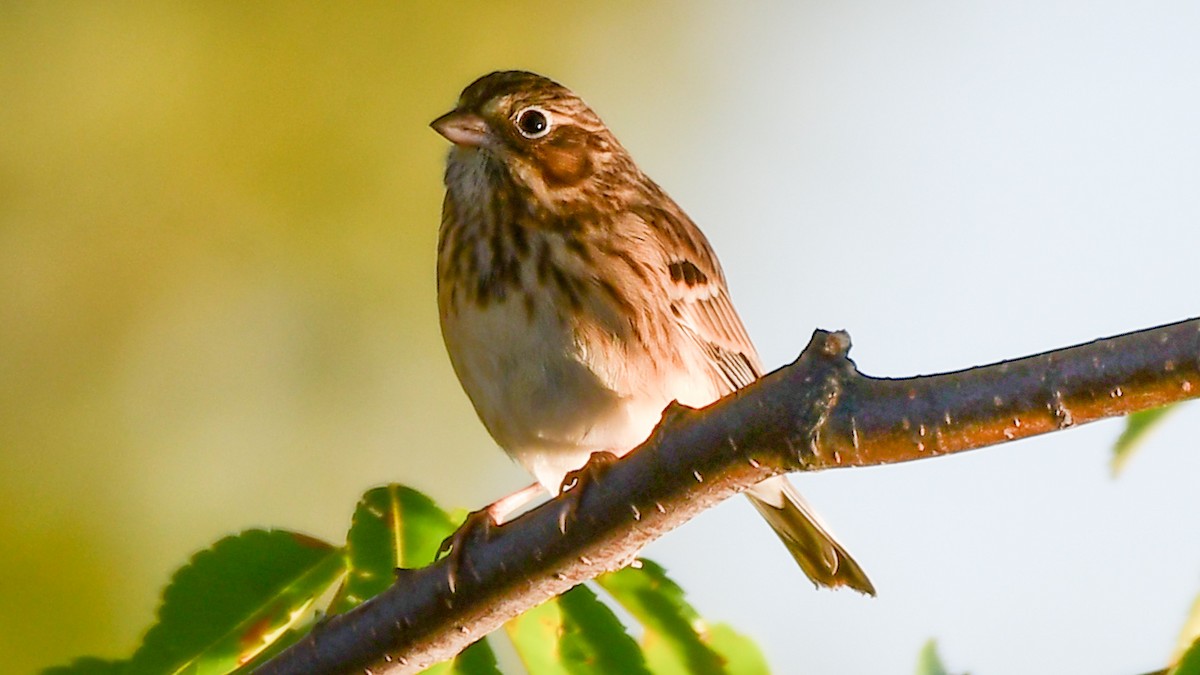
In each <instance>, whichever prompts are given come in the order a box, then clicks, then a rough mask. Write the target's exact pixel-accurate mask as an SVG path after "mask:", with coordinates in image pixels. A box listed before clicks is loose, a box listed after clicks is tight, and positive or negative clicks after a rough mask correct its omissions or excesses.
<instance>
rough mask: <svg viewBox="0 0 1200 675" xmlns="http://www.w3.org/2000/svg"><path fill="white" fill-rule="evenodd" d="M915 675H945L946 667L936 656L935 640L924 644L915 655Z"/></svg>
mask: <svg viewBox="0 0 1200 675" xmlns="http://www.w3.org/2000/svg"><path fill="white" fill-rule="evenodd" d="M917 675H946V667H945V666H944V665H942V658H941V657H940V656H938V651H937V641H936V640H929V641H928V642H926V643H925V646H923V647H921V651H920V653H919V654H917Z"/></svg>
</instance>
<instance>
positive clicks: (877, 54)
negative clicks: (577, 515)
mask: <svg viewBox="0 0 1200 675" xmlns="http://www.w3.org/2000/svg"><path fill="white" fill-rule="evenodd" d="M1197 35H1200V5H1197V4H1196V3H1189V2H1157V3H1119V2H1014V1H1013V0H1004V1H987V2H975V3H955V2H930V1H913V2H903V3H894V2H855V1H850V2H836V3H835V2H800V3H762V4H758V5H744V4H738V5H737V6H735V3H719V2H679V3H666V4H648V3H641V2H637V3H634V2H618V3H608V4H605V5H604V6H602V7H600V6H593V5H589V4H582V3H578V4H573V3H566V4H558V3H548V2H509V3H488V2H464V3H454V4H453V5H452V4H450V3H441V2H402V3H354V4H341V3H335V4H320V5H317V4H313V5H307V4H304V5H302V4H294V3H240V2H228V3H171V4H162V3H138V2H127V3H69V2H68V3H56V2H46V3H13V2H9V3H4V4H3V5H2V6H0V542H2V544H0V654H4V657H3V658H4V661H5V667H4V669H5V670H6V672H14V673H15V672H29V671H31V670H33V669H35V668H37V667H42V666H46V665H50V664H53V663H61V662H64V661H66V660H69V659H70V658H72V657H74V656H78V655H82V654H96V655H100V656H112V657H117V656H123V655H127V654H128V653H129V652H130V650H132V648H133V647H134V646H135V645H136V643H137V641H138V639H139V636H140V634H141V632H142V631H143V630H144V629H145V628H146V627H147V626H148V625H149V624H150V622H151V620H152V617H153V612H154V608H155V606H156V603H157V593H158V592H159V590H160V589H161V587H162V586H163V585H164V584H165V583H166V581H167V579H168V578H169V575H170V573H171V571H172V570H173V569H174V568H175V567H177V566H178V565H179V564H181V563H182V562H183V561H184V560H185V559H186V558H187V557H188V556H189V555H190V554H191V553H192V552H193V551H194V550H196V549H198V548H201V547H203V546H204V545H206V544H207V543H209V542H212V541H214V540H215V539H217V538H219V537H221V536H222V535H224V534H226V533H229V532H234V531H237V530H240V529H243V528H248V527H255V526H278V527H285V528H291V529H295V530H301V531H304V532H308V533H312V534H315V535H318V536H321V537H324V538H326V539H329V540H331V541H339V540H340V538H341V536H342V534H343V532H344V528H345V527H346V523H347V520H348V517H349V515H350V513H351V511H352V509H353V506H354V503H355V500H356V499H357V498H358V496H359V495H360V494H361V493H362V492H363V491H364V490H365V489H367V488H369V487H371V486H373V485H376V484H379V483H382V482H386V481H400V482H404V483H407V484H409V485H413V486H415V487H418V488H420V489H423V490H425V491H427V492H429V493H431V494H432V495H433V496H434V497H435V498H437V499H439V500H440V501H442V502H443V503H444V504H446V505H451V506H463V507H478V506H480V505H482V504H484V503H486V502H488V501H490V500H492V499H494V498H496V497H498V496H500V495H502V494H505V493H506V492H508V491H510V490H512V489H515V488H517V487H519V486H522V485H524V484H525V483H526V481H527V479H526V477H525V476H524V475H523V474H522V472H521V471H520V470H519V469H518V468H516V467H515V466H513V465H512V464H510V463H509V461H508V460H507V459H506V458H505V457H504V455H503V454H502V453H501V452H499V451H498V450H496V449H495V447H494V446H493V444H492V443H491V441H490V440H489V438H488V437H487V435H486V433H485V432H484V430H483V428H482V427H481V426H480V425H479V424H478V423H477V422H476V420H475V417H474V414H473V412H472V410H471V408H470V406H469V404H468V402H467V400H466V398H465V397H464V396H463V395H462V393H461V392H460V390H459V388H458V384H457V382H456V381H455V378H454V375H453V373H452V372H451V370H450V368H449V364H448V361H447V359H446V357H445V355H444V353H443V350H442V346H441V340H440V336H439V334H438V328H437V317H436V309H435V303H434V275H433V270H434V247H435V241H436V229H437V224H438V218H439V210H440V201H441V194H440V193H441V188H440V178H441V164H442V159H443V156H444V153H445V151H446V143H445V142H444V141H443V140H442V139H441V138H439V137H438V136H437V135H436V134H434V133H433V132H432V131H430V130H429V129H428V128H427V126H426V125H427V123H428V122H429V120H431V119H433V118H434V117H435V116H437V115H438V114H440V113H442V112H444V111H445V110H447V109H449V107H450V106H452V105H453V102H454V100H455V99H456V97H457V95H458V92H459V91H460V89H461V88H462V87H463V86H465V85H466V84H467V83H468V82H470V81H471V80H472V79H474V78H475V77H477V76H479V75H481V74H484V73H486V72H489V71H491V70H495V69H501V68H514V67H519V68H526V69H532V70H536V71H539V72H542V73H544V74H547V75H550V76H553V77H555V78H556V79H559V80H560V81H562V82H564V83H565V84H567V85H568V86H570V87H572V88H574V89H575V90H576V91H578V92H580V93H582V95H583V96H584V97H585V98H586V99H588V100H589V101H590V102H591V103H592V105H593V107H595V108H596V109H597V110H598V111H599V112H600V113H601V115H602V116H604V117H605V119H606V120H607V122H608V123H609V125H610V126H611V127H612V128H613V129H614V130H615V132H616V133H617V135H618V136H619V137H620V138H621V139H622V140H623V141H624V143H625V145H626V146H627V147H628V148H629V149H630V150H631V151H632V152H633V154H634V155H635V157H637V159H638V161H639V163H640V164H641V165H642V167H643V168H644V169H645V170H646V171H647V172H648V173H649V174H650V175H652V176H654V177H655V178H656V179H657V180H658V181H659V182H660V183H661V184H663V185H664V186H665V187H666V188H667V190H668V191H669V192H670V193H671V194H672V195H674V196H675V198H676V200H677V201H678V202H679V203H680V204H682V205H683V206H684V208H685V209H686V210H688V211H689V213H690V214H691V215H692V216H693V218H694V219H695V220H696V221H697V222H698V223H699V224H700V225H701V226H702V227H703V228H704V229H705V230H706V231H707V233H708V234H709V235H710V238H711V239H712V241H713V243H714V245H715V246H716V247H717V249H718V251H719V252H720V253H721V256H722V259H723V261H724V263H725V267H726V271H727V274H728V276H729V278H730V280H731V286H732V290H733V294H734V297H735V299H736V300H737V302H738V305H739V307H740V308H741V312H742V315H743V317H744V319H745V321H746V323H747V325H748V327H749V329H750V332H751V334H752V335H753V336H754V337H755V339H756V341H757V343H758V345H759V348H760V350H761V352H762V354H763V357H764V359H765V361H766V362H767V363H768V364H769V365H770V366H772V367H774V366H779V365H782V364H784V363H786V362H788V361H790V360H791V359H792V358H794V357H795V355H796V354H797V353H798V352H799V350H800V349H801V347H802V346H803V344H804V343H805V342H806V340H807V338H808V335H809V332H810V331H811V330H812V329H813V328H815V327H823V328H830V329H837V328H845V329H848V330H849V331H851V334H852V335H853V337H854V340H855V348H854V351H853V352H852V355H853V356H854V357H855V359H856V360H857V362H858V363H859V365H860V366H861V367H862V369H863V370H864V371H865V372H868V373H870V374H874V375H889V376H903V375H911V374H918V373H930V372H935V371H941V370H948V369H957V368H962V367H968V366H972V365H977V364H982V363H988V362H992V361H995V360H999V359H1002V358H1007V357H1016V356H1021V355H1025V354H1029V353H1033V352H1037V351H1042V350H1045V349H1050V348H1055V347H1059V346H1065V345H1069V344H1074V343H1078V342H1082V341H1087V340H1090V339H1093V338H1096V337H1101V336H1107V335H1112V334H1116V333H1121V332H1125V331H1128V330H1133V329H1137V328H1143V327H1149V326H1153V325H1157V324H1160V323H1165V322H1169V321H1174V320H1178V319H1183V318H1187V317H1190V316H1194V315H1196V314H1198V313H1200V309H1198V308H1200V304H1198V300H1197V290H1198V288H1200V282H1198V280H1197V279H1198V275H1197V260H1198V258H1200V124H1198V123H1197V120H1200V40H1198V39H1197V37H1196V36H1197ZM1120 425H1121V423H1120V422H1116V421H1114V422H1104V423H1099V424H1096V425H1092V426H1088V427H1084V428H1079V429H1076V430H1072V431H1069V432H1066V433H1060V434H1053V435H1051V436H1048V437H1043V438H1039V439H1033V440H1028V441H1023V442H1020V443H1017V444H1013V445H1008V446H1002V447H998V448H992V449H987V450H983V451H979V452H976V453H970V454H968V455H964V456H959V457H953V458H945V459H939V460H935V461H926V462H918V463H914V464H911V465H906V466H894V467H883V468H875V469H866V470H852V471H844V472H832V473H827V474H818V475H811V476H804V477H801V478H800V479H799V481H800V483H801V486H802V488H803V490H804V492H805V493H806V494H807V495H808V496H809V497H810V499H811V500H812V501H813V502H814V504H816V505H817V506H818V507H819V510H820V512H821V513H822V514H823V516H824V517H825V519H826V520H827V521H828V522H829V523H831V525H832V527H833V529H835V530H836V531H837V532H838V533H839V534H840V535H841V537H842V539H843V540H844V541H845V543H846V545H847V546H848V547H849V548H850V549H851V550H852V551H853V553H854V554H855V556H856V557H857V558H858V560H859V561H860V562H861V563H862V564H863V566H864V567H865V568H866V569H867V570H868V572H869V573H870V574H871V576H872V578H873V579H874V581H875V584H876V586H878V588H879V590H880V594H879V597H878V598H877V599H874V600H870V599H865V598H860V597H856V596H854V595H853V594H849V593H845V592H843V593H832V592H816V591H814V590H813V589H812V588H811V586H810V585H809V584H808V582H807V581H806V580H805V579H804V578H803V577H802V576H801V575H800V574H799V573H798V572H797V571H796V570H795V569H794V568H793V567H792V564H791V562H790V560H789V559H788V556H787V555H786V553H785V552H784V550H783V549H782V547H780V546H779V545H778V543H777V542H776V541H775V539H774V537H772V536H771V534H770V532H769V531H768V530H767V529H766V528H765V527H760V526H759V525H758V523H757V522H756V521H755V520H754V517H753V515H752V513H751V510H750V509H749V508H748V505H746V504H744V503H742V501H741V500H734V501H731V502H729V503H727V504H725V505H723V506H721V507H719V508H717V509H714V510H713V511H711V512H709V513H706V514H704V515H703V516H701V517H700V518H698V519H697V520H695V521H694V522H692V523H690V524H688V525H687V526H686V527H684V528H682V529H680V530H678V531H677V532H675V533H672V534H671V535H669V536H667V537H666V538H665V539H663V540H661V541H660V542H658V543H656V544H654V545H652V547H651V548H650V549H649V550H648V551H647V555H649V556H652V557H654V558H656V559H658V560H659V561H661V562H662V563H663V564H665V565H666V566H667V567H668V568H669V569H670V571H671V572H672V573H673V574H674V575H675V576H676V577H677V578H678V579H679V580H680V581H681V582H682V583H683V585H684V586H685V587H686V588H688V589H689V591H690V593H691V597H692V599H693V600H694V601H695V603H696V604H697V605H698V606H699V607H700V609H701V610H702V612H703V613H705V614H706V615H707V616H709V617H711V618H713V619H718V620H726V621H729V622H731V623H732V624H734V625H735V626H736V627H738V628H739V629H741V630H743V631H744V632H746V633H748V634H750V635H751V636H753V637H755V638H756V639H758V640H759V641H760V643H761V644H762V646H763V648H764V650H765V651H766V653H767V655H768V657H769V658H770V660H771V661H772V663H773V664H774V665H775V667H776V668H777V669H778V670H779V672H808V673H905V672H909V671H910V670H911V668H912V665H913V663H914V662H915V658H916V654H917V651H918V649H919V647H920V646H921V644H922V643H923V642H924V641H925V640H926V639H927V638H930V637H935V638H937V639H938V640H939V643H940V645H941V650H942V653H943V656H944V657H945V659H946V661H947V662H948V665H949V666H950V667H951V668H955V669H959V670H962V669H968V668H969V669H970V670H971V672H973V673H978V674H984V675H986V674H988V673H1013V672H1022V673H1060V672H1088V673H1113V674H1118V673H1133V672H1143V671H1147V670H1151V669H1153V668H1157V667H1161V665H1163V664H1164V663H1165V661H1166V659H1167V657H1168V654H1169V652H1170V650H1171V648H1172V645H1173V641H1174V639H1175V636H1176V633H1177V631H1178V629H1179V628H1180V625H1181V623H1182V621H1183V618H1184V616H1185V614H1186V612H1187V609H1188V607H1189V605H1190V603H1191V602H1192V599H1193V597H1194V596H1195V594H1196V592H1197V591H1198V590H1200V537H1198V536H1197V535H1196V532H1197V514H1198V512H1200V494H1198V492H1197V490H1196V489H1195V485H1196V476H1197V475H1200V453H1197V448H1196V445H1197V439H1200V408H1197V407H1184V408H1182V409H1181V410H1180V411H1179V412H1177V413H1176V414H1175V415H1174V416H1173V417H1171V418H1169V420H1168V421H1167V423H1166V424H1165V426H1164V427H1163V428H1162V429H1161V430H1159V431H1158V432H1157V433H1156V434H1155V435H1154V436H1153V437H1152V438H1151V439H1150V441H1149V442H1148V444H1147V446H1146V447H1145V448H1144V450H1143V451H1142V453H1141V454H1140V455H1139V456H1138V457H1136V458H1135V459H1134V460H1133V462H1132V463H1131V464H1130V466H1129V467H1128V468H1127V470H1126V471H1125V472H1124V473H1123V474H1122V475H1121V476H1120V477H1119V478H1117V479H1113V478H1112V477H1111V474H1110V469H1109V466H1108V459H1109V452H1110V447H1111V444H1112V441H1113V439H1114V438H1115V436H1116V435H1117V433H1118V432H1119V430H1120V428H1121V426H1120Z"/></svg>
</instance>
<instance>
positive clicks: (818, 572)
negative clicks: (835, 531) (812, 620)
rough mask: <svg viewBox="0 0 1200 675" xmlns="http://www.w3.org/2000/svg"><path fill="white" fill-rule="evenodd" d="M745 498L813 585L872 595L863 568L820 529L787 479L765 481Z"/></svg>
mask: <svg viewBox="0 0 1200 675" xmlns="http://www.w3.org/2000/svg"><path fill="white" fill-rule="evenodd" d="M746 495H747V496H748V497H750V501H751V502H752V503H753V504H754V508H756V509H758V512H759V513H761V514H762V517H763V518H765V519H766V520H767V523H768V524H769V525H770V526H771V529H772V530H775V534H777V535H779V538H780V539H781V540H783V544H784V546H787V549H788V551H789V552H790V553H791V554H792V557H793V558H795V559H796V562H797V563H799V564H800V569H802V570H804V573H805V574H807V575H808V578H809V579H812V581H813V583H815V584H816V585H818V586H825V587H828V588H837V587H839V586H849V587H850V588H853V589H854V590H856V591H858V592H860V593H865V594H867V595H875V587H874V586H872V585H871V580H870V579H867V575H866V574H865V573H864V572H863V571H862V568H861V567H859V566H858V563H856V562H854V558H851V557H850V554H849V553H846V549H844V548H842V546H841V544H839V543H837V541H836V540H834V538H833V535H831V534H830V533H829V532H828V531H827V530H826V529H825V528H824V527H822V525H821V523H820V522H819V521H818V520H817V518H816V516H815V515H814V514H813V513H812V512H811V510H810V509H809V507H808V504H807V503H806V502H805V501H804V498H803V497H801V496H800V493H799V492H797V491H796V488H795V486H793V485H792V483H791V482H790V481H788V479H787V478H786V477H784V476H777V477H775V478H768V479H767V480H765V481H763V482H761V483H759V484H758V485H755V486H754V487H753V488H750V490H748V491H747V492H746Z"/></svg>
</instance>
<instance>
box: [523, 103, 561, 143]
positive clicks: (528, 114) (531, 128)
mask: <svg viewBox="0 0 1200 675" xmlns="http://www.w3.org/2000/svg"><path fill="white" fill-rule="evenodd" d="M513 122H514V123H515V124H516V125H517V131H519V132H521V135H522V136H524V137H525V138H528V139H534V138H541V137H542V136H545V135H546V134H548V133H550V127H551V126H553V125H551V123H550V113H548V112H546V111H545V110H542V109H541V108H539V107H537V106H535V105H531V106H529V107H528V108H523V109H522V110H521V112H519V113H517V115H516V117H514V118H513Z"/></svg>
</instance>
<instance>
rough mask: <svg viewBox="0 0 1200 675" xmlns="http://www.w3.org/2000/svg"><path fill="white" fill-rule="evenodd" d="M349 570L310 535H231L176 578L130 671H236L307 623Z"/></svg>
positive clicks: (338, 553) (198, 556) (336, 554)
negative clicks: (316, 603) (319, 600)
mask: <svg viewBox="0 0 1200 675" xmlns="http://www.w3.org/2000/svg"><path fill="white" fill-rule="evenodd" d="M343 569H344V568H343V563H342V557H341V551H340V550H339V549H336V548H334V547H332V546H330V545H329V544H327V543H325V542H322V541H319V540H316V539H313V538H311V537H307V536H304V535H299V534H295V533H292V532H285V531H282V530H272V531H265V530H249V531H247V532H243V533H241V534H238V535H234V536H231V537H226V538H225V539H222V540H221V541H219V542H217V543H216V544H214V545H213V546H212V548H209V549H206V550H204V551H200V552H199V553H197V554H196V555H195V556H193V557H192V560H191V561H190V562H189V563H188V564H187V565H185V566H184V567H183V568H181V569H180V570H179V571H178V572H176V573H175V576H174V578H172V580H171V583H170V585H168V586H167V589H166V590H165V591H164V592H163V601H162V605H161V606H160V608H159V610H158V623H157V624H156V625H155V626H154V627H152V628H151V629H150V631H149V632H147V633H146V637H145V639H144V640H143V641H142V646H141V647H140V648H139V649H138V651H137V652H136V653H135V654H134V655H133V659H132V660H131V662H130V665H129V670H128V672H131V673H138V674H139V675H141V674H143V673H144V674H146V675H157V674H159V673H197V674H201V673H203V674H208V673H228V672H231V671H233V670H235V669H236V668H237V667H238V666H239V665H241V664H244V663H245V662H247V661H249V660H251V659H252V658H253V657H254V656H255V655H256V654H258V653H259V652H260V651H262V650H263V649H265V648H267V647H268V646H270V645H271V644H272V642H273V641H274V640H275V639H276V638H278V637H279V636H280V635H282V634H284V633H285V632H286V631H287V630H288V628H290V627H292V626H294V625H296V624H297V623H299V622H300V621H302V620H303V619H304V618H305V614H306V613H307V610H308V609H309V608H310V607H311V606H312V604H313V602H314V601H315V600H316V598H317V597H319V596H320V595H321V594H322V593H324V592H325V591H326V589H328V588H329V587H330V586H332V585H333V584H334V583H335V582H336V581H337V580H338V577H340V576H341V574H342V572H343Z"/></svg>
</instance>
